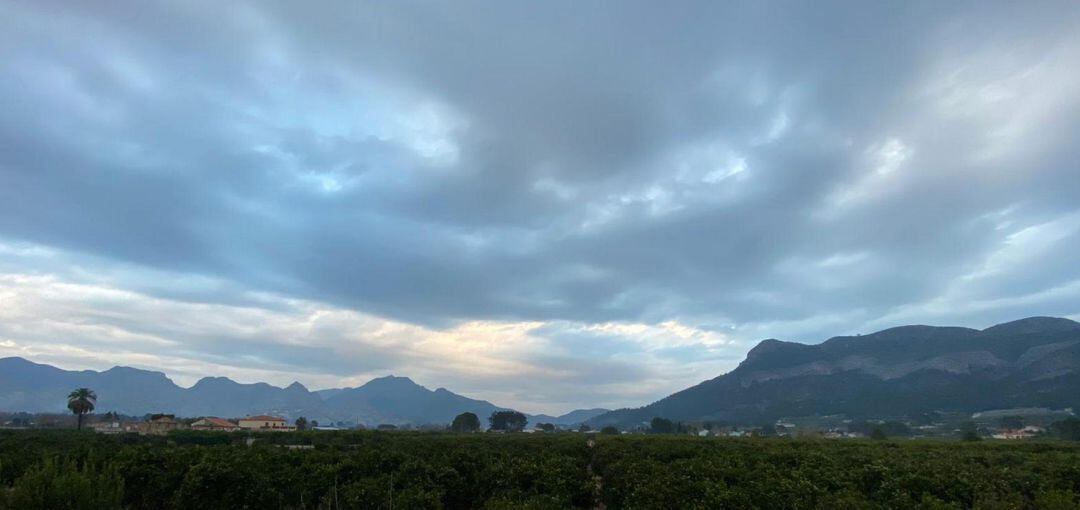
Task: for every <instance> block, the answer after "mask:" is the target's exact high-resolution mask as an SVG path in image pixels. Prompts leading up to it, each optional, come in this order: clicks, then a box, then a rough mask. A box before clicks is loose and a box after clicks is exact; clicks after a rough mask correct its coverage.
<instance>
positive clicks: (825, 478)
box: [0, 431, 1080, 510]
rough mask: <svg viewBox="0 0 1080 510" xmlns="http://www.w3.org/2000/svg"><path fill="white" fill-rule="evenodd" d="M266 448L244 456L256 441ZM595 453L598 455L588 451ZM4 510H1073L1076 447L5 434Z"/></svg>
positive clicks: (1, 437) (0, 467) (1079, 451)
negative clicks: (369, 509) (915, 509)
mask: <svg viewBox="0 0 1080 510" xmlns="http://www.w3.org/2000/svg"><path fill="white" fill-rule="evenodd" d="M252 437H253V438H255V441H254V443H253V444H250V445H249V444H248V442H249V441H248V439H249V438H252ZM590 444H591V445H592V446H590ZM0 487H3V489H2V491H0V494H2V497H0V508H12V509H24V510H31V509H37V508H49V509H52V508H74V509H83V508H85V509H95V510H102V509H110V508H133V509H143V508H147V509H149V508H155V509H157V508H163V509H169V508H178V509H184V508H192V509H195V508H198V509H202V510H206V509H215V508H222V509H224V508H228V509H238V508H292V509H301V508H309V509H316V508H323V509H336V508H372V509H376V508H384V509H389V508H398V509H413V508H536V509H541V508H599V507H606V508H609V509H616V508H702V509H706V508H708V509H712V508H785V509H788V508H791V509H798V508H830V509H831V508H987V509H989V508H1045V509H1058V508H1077V502H1078V501H1080V499H1078V498H1077V494H1078V492H1080V446H1077V445H1076V444H1074V443H1066V442H1060V441H1056V440H1055V441H1051V440H1047V441H1045V442H1023V443H1021V442H1012V443H1009V442H994V441H980V442H971V443H965V442H958V441H907V440H904V441H870V440H840V441H829V440H792V439H772V438H770V439H717V438H693V437H672V436H645V435H638V436H597V437H594V438H593V441H592V442H591V443H590V442H589V441H588V440H587V439H586V437H585V436H584V435H582V434H576V433H559V434H546V435H545V434H534V435H526V434H507V435H502V434H472V435H456V434H446V433H417V432H356V431H348V432H316V433H290V434H284V433H263V434H254V435H245V434H226V433H191V432H188V433H176V434H173V435H170V436H168V437H143V436H105V435H100V434H98V435H95V434H93V433H89V432H82V433H79V432H74V431H0Z"/></svg>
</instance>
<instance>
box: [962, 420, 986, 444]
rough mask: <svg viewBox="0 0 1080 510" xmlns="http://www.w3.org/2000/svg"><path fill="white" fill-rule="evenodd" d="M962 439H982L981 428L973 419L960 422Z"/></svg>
mask: <svg viewBox="0 0 1080 510" xmlns="http://www.w3.org/2000/svg"><path fill="white" fill-rule="evenodd" d="M960 439H961V440H964V441H978V440H980V439H982V438H981V437H979V428H978V427H977V426H976V425H975V422H973V421H966V422H964V423H961V424H960Z"/></svg>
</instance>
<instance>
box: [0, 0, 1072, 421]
mask: <svg viewBox="0 0 1080 510" xmlns="http://www.w3.org/2000/svg"><path fill="white" fill-rule="evenodd" d="M1077 62H1080V4H1078V3H1076V2H1072V1H1061V2H1042V1H1032V2H993V1H975V2H965V1H953V2H937V1H912V2H859V1H850V2H829V1H822V2H802V1H797V2H771V1H761V2H757V1H755V2H716V1H702V2H692V1H682V2H675V3H670V2H659V3H658V2H646V1H641V2H638V1H594V2H568V1H552V2H502V1H499V2H496V1H488V2H472V1H454V2H439V1H403V2H355V1H342V2H320V3H318V4H310V3H305V2H292V1H280V2H276V1H258V2H245V1H237V2H224V3H223V2H209V1H205V2H204V1H200V0H183V1H160V0H159V1H148V2H109V3H104V4H102V3H96V2H74V1H72V2H57V1H37V2H23V1H14V0H0V77H2V79H0V356H23V357H26V358H28V359H31V360H33V361H37V362H42V363H50V364H54V365H57V366H60V367H63V368H68V369H83V368H93V369H105V368H109V367H111V366H113V365H128V366H135V367H140V368H149V369H155V370H162V371H164V372H165V373H166V374H167V375H169V376H170V377H171V378H173V379H174V380H175V381H176V382H177V383H179V384H181V385H185V386H186V385H190V384H193V383H194V382H195V381H196V380H198V379H199V378H201V377H204V376H222V375H223V376H228V377H231V378H233V379H236V380H238V381H241V382H256V381H266V382H270V383H272V384H277V385H285V384H288V383H290V382H292V381H294V380H296V381H300V382H301V383H303V384H305V385H307V386H308V387H309V388H312V389H317V388H328V387H337V386H355V385H358V384H362V383H364V382H366V381H367V380H369V379H371V378H373V377H377V376H382V375H387V374H395V375H402V376H409V377H411V378H412V379H413V380H415V381H417V382H418V383H420V384H424V385H426V386H428V387H430V388H436V387H446V388H448V389H451V390H452V391H455V392H457V393H461V394H465V395H468V396H471V397H475V398H484V399H488V400H491V401H493V402H495V403H497V404H499V405H503V406H514V407H517V408H520V409H522V410H525V411H529V412H551V413H555V412H565V411H569V410H571V409H574V408H580V407H597V406H603V407H609V408H614V407H623V406H639V405H643V404H647V403H649V402H651V401H654V400H656V399H658V398H661V397H663V396H665V395H667V394H669V393H671V392H673V391H676V390H679V389H682V388H684V387H687V386H689V385H692V384H696V383H698V382H700V381H702V380H706V379H710V378H712V377H715V376H717V375H720V374H722V373H724V372H726V371H729V370H731V369H732V368H734V367H735V366H736V365H737V364H738V363H739V361H740V360H741V359H742V358H743V357H744V356H745V354H746V352H747V351H748V350H749V349H750V348H752V347H753V346H754V345H755V344H756V343H757V342H758V341H760V340H762V339H765V338H779V339H783V340H790V341H799V342H807V343H816V342H821V341H823V340H825V339H827V338H829V337H831V336H835V335H842V334H855V333H869V332H873V331H876V330H880V329H884V328H887V327H891V326H897V325H903V324H933V325H961V326H969V327H977V328H984V327H987V326H990V325H993V324H996V323H1000V322H1005V321H1009V320H1013V319H1018V318H1022V317H1026V316H1032V315H1052V316H1062V317H1071V318H1073V319H1080V263H1078V261H1080V255H1078V253H1080V143H1077V142H1078V141H1080V65H1077Z"/></svg>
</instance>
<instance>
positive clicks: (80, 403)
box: [68, 388, 97, 430]
mask: <svg viewBox="0 0 1080 510" xmlns="http://www.w3.org/2000/svg"><path fill="white" fill-rule="evenodd" d="M96 402H97V393H94V390H92V389H90V388H78V389H76V390H75V391H73V392H71V393H70V394H68V409H71V412H73V413H75V416H78V417H79V430H82V422H83V415H85V414H86V413H89V412H90V411H93V410H94V403H96Z"/></svg>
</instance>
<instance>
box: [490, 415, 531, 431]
mask: <svg viewBox="0 0 1080 510" xmlns="http://www.w3.org/2000/svg"><path fill="white" fill-rule="evenodd" d="M488 422H489V423H490V424H491V430H503V431H506V432H521V431H522V430H524V429H525V425H526V424H528V423H529V419H528V418H526V417H525V415H524V414H521V413H519V412H517V411H495V412H494V413H491V416H490V417H488Z"/></svg>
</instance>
